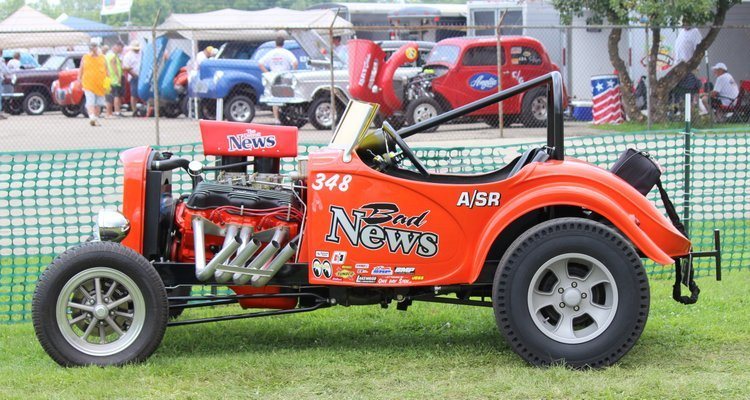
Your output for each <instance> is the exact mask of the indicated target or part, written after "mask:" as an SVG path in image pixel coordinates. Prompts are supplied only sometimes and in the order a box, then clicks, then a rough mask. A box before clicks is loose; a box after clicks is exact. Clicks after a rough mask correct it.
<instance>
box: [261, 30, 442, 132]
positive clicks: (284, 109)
mask: <svg viewBox="0 0 750 400" xmlns="http://www.w3.org/2000/svg"><path fill="white" fill-rule="evenodd" d="M408 43H416V46H417V49H418V52H419V56H418V58H417V59H416V60H415V61H413V62H411V63H409V64H408V65H404V66H402V67H401V68H399V69H398V70H397V71H396V73H395V75H394V79H393V85H394V86H395V87H396V92H399V93H400V92H403V86H404V84H405V82H406V78H409V77H412V76H414V75H416V74H417V73H418V72H419V71H421V67H422V66H423V65H424V60H425V59H426V58H427V55H428V54H429V52H430V50H432V48H433V46H435V43H433V42H406V41H400V40H384V41H381V42H375V44H377V45H378V46H379V47H380V48H381V49H382V50H383V51H384V52H385V58H386V59H388V58H389V57H390V55H391V54H393V53H394V52H396V50H398V49H399V48H401V47H402V46H404V45H406V44H408ZM346 68H347V66H346V65H341V68H337V69H334V75H333V82H334V83H333V86H334V87H335V90H336V92H335V95H336V98H337V99H338V101H337V105H336V111H337V113H336V114H337V115H338V116H339V117H340V116H341V112H342V111H343V110H344V105H345V104H346V103H347V102H348V101H349V97H350V96H349V91H348V90H347V87H348V86H349V72H348V70H347V69H346ZM263 87H264V88H265V92H264V93H263V96H261V98H260V102H261V103H262V104H267V105H275V106H281V109H280V117H281V121H282V123H283V124H284V125H293V126H297V127H302V126H304V125H305V124H306V123H307V122H310V123H311V124H312V125H313V126H314V127H315V128H316V129H331V125H332V123H333V112H332V111H333V109H332V108H331V69H330V66H329V68H327V69H317V70H308V71H289V72H284V73H281V74H274V73H273V72H267V73H265V74H263Z"/></svg>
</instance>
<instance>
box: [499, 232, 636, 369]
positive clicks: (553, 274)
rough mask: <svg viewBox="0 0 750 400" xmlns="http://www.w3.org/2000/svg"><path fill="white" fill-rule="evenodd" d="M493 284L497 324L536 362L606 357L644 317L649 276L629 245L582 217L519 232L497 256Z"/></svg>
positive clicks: (596, 363)
mask: <svg viewBox="0 0 750 400" xmlns="http://www.w3.org/2000/svg"><path fill="white" fill-rule="evenodd" d="M492 292H493V308H494V311H495V319H496V322H497V326H498V328H499V329H500V332H501V333H502V334H503V336H504V337H505V338H506V340H507V342H508V344H509V345H510V347H511V348H512V349H513V351H515V352H516V353H518V355H520V356H521V357H522V358H523V359H524V360H526V361H528V362H529V363H531V364H534V365H550V364H553V363H564V364H566V365H568V366H571V367H595V368H597V367H605V366H608V365H611V364H613V363H615V362H617V361H618V360H619V359H620V358H621V357H622V356H624V355H625V354H626V353H627V352H628V351H629V350H630V349H631V348H632V347H633V345H634V344H635V342H636V341H637V340H638V338H639V337H640V335H641V333H642V332H643V329H644V327H645V326H646V320H647V319H648V311H649V299H650V296H649V286H648V279H647V276H646V271H645V270H644V268H643V264H641V260H640V258H639V256H638V254H637V253H636V251H635V250H634V249H633V246H631V245H630V243H629V242H628V241H627V240H626V239H625V238H623V237H622V236H621V235H620V234H619V233H617V232H615V231H614V230H612V229H611V228H609V227H607V226H605V225H603V224H601V223H598V222H594V221H590V220H586V219H582V218H560V219H554V220H551V221H547V222H544V223H541V224H539V225H536V226H534V227H533V228H531V229H529V230H528V231H526V232H525V233H524V234H522V235H521V236H520V237H519V238H518V239H516V241H515V242H513V244H512V245H511V246H510V248H508V250H507V251H506V253H505V255H504V256H503V258H502V260H501V261H500V265H499V267H498V269H497V271H496V273H495V280H494V284H493V289H492Z"/></svg>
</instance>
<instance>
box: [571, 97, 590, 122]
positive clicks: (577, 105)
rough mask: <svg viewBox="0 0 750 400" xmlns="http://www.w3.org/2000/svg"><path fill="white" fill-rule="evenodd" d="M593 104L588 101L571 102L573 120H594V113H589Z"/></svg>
mask: <svg viewBox="0 0 750 400" xmlns="http://www.w3.org/2000/svg"><path fill="white" fill-rule="evenodd" d="M593 104H594V103H593V102H590V101H571V102H570V105H572V106H573V118H574V119H575V120H576V121H591V120H592V119H594V113H593V111H591V107H593Z"/></svg>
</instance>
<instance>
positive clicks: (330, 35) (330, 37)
mask: <svg viewBox="0 0 750 400" xmlns="http://www.w3.org/2000/svg"><path fill="white" fill-rule="evenodd" d="M339 11H341V9H340V8H336V14H335V15H334V16H333V20H332V21H331V26H329V27H328V40H329V45H330V46H329V48H330V51H329V53H328V59H329V60H330V63H331V133H333V132H334V131H335V130H336V114H337V112H336V111H337V110H336V86H335V84H334V79H335V77H334V71H333V52H334V51H336V49H335V48H334V47H333V26H334V25H335V24H336V18H338V17H339Z"/></svg>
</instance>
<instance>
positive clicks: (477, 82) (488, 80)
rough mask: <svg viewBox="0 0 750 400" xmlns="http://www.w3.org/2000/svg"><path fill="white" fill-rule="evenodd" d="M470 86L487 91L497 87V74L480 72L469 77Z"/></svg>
mask: <svg viewBox="0 0 750 400" xmlns="http://www.w3.org/2000/svg"><path fill="white" fill-rule="evenodd" d="M469 87H470V88H472V89H474V90H480V91H483V92H486V91H488V90H493V89H495V88H497V75H495V74H490V73H488V72H480V73H478V74H474V75H472V76H471V78H469Z"/></svg>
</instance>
